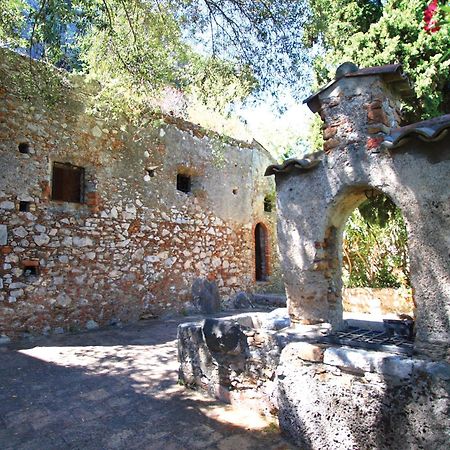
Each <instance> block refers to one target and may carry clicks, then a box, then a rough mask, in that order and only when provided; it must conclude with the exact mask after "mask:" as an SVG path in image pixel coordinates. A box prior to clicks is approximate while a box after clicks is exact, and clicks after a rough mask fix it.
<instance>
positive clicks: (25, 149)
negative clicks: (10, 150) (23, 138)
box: [18, 142, 30, 154]
mask: <svg viewBox="0 0 450 450" xmlns="http://www.w3.org/2000/svg"><path fill="white" fill-rule="evenodd" d="M18 148H19V152H20V153H23V154H28V153H30V144H29V143H28V142H21V143H20V144H19V146H18Z"/></svg>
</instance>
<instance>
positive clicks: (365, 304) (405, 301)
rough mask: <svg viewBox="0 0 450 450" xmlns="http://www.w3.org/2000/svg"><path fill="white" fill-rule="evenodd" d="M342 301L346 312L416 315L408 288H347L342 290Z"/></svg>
mask: <svg viewBox="0 0 450 450" xmlns="http://www.w3.org/2000/svg"><path fill="white" fill-rule="evenodd" d="M342 301H343V307H344V312H358V313H366V314H368V313H371V314H379V315H387V314H397V315H399V314H407V315H409V316H411V317H414V309H415V308H414V301H413V297H412V293H411V291H410V290H407V289H393V288H382V289H381V288H380V289H374V288H365V287H364V288H346V289H343V290H342Z"/></svg>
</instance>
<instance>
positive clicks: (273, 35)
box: [0, 0, 305, 108]
mask: <svg viewBox="0 0 450 450" xmlns="http://www.w3.org/2000/svg"><path fill="white" fill-rule="evenodd" d="M4 1H6V3H3V4H2V6H1V8H2V9H0V11H1V12H4V17H5V18H6V19H5V20H3V21H2V22H0V36H1V37H2V39H3V40H5V41H7V42H9V43H10V44H11V45H17V44H19V41H18V38H19V37H20V36H21V35H23V36H25V37H26V38H27V40H28V46H29V50H30V54H32V55H33V57H38V58H40V59H46V60H48V61H49V62H51V63H52V64H55V65H57V66H60V67H65V68H69V69H72V70H73V69H80V68H81V67H83V70H84V71H85V72H91V71H96V72H97V73H98V72H101V73H102V74H103V75H106V74H107V72H113V75H118V77H120V78H123V79H122V80H121V82H123V83H125V84H126V85H128V86H130V84H132V85H133V89H134V88H135V87H136V85H139V84H140V83H142V82H143V80H144V84H145V85H149V84H152V88H157V87H158V86H160V85H165V86H172V87H175V88H177V89H183V91H184V90H185V89H186V88H187V87H188V86H195V87H196V89H197V92H198V94H199V95H200V96H201V97H202V98H203V99H206V98H207V99H210V98H211V97H213V98H217V99H219V101H218V103H219V106H221V107H222V108H223V104H224V103H229V102H230V100H231V99H237V98H241V97H242V96H243V95H244V96H246V95H248V93H249V92H250V91H252V92H257V91H261V90H271V92H272V93H273V94H275V95H278V93H280V92H281V91H282V90H281V89H280V86H288V85H290V86H291V87H293V89H294V90H297V91H298V88H299V86H300V85H299V83H298V78H299V77H300V75H301V73H302V66H301V63H302V62H303V61H304V60H305V54H304V52H303V49H302V47H301V45H299V44H300V41H301V34H302V27H301V25H302V23H303V21H304V19H303V17H304V14H302V13H303V12H304V10H305V3H304V2H303V1H302V2H294V3H291V2H288V1H286V0H266V1H264V2H254V1H250V0H244V1H242V0H36V1H33V2H26V1H25V0H4ZM19 6H20V8H19ZM194 49H195V50H194ZM200 55H201V56H200ZM97 65H100V66H101V68H99V67H97ZM114 72H115V73H114ZM119 72H122V73H119ZM123 72H128V74H127V76H124V77H122V74H123ZM145 87H147V86H145ZM222 88H224V89H222ZM219 93H220V95H219ZM220 103H222V105H220Z"/></svg>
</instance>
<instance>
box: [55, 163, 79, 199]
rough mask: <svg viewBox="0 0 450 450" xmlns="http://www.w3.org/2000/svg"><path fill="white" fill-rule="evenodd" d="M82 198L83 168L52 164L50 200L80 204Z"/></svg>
mask: <svg viewBox="0 0 450 450" xmlns="http://www.w3.org/2000/svg"><path fill="white" fill-rule="evenodd" d="M83 197H84V168H83V167H77V166H73V165H72V164H62V163H58V162H55V163H53V172H52V200H58V201H62V202H69V203H82V202H83Z"/></svg>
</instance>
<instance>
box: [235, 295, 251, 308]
mask: <svg viewBox="0 0 450 450" xmlns="http://www.w3.org/2000/svg"><path fill="white" fill-rule="evenodd" d="M233 306H234V307H235V308H236V309H241V308H242V309H246V308H251V307H252V306H253V305H252V302H251V300H250V297H249V295H248V294H247V293H246V292H238V293H237V294H236V296H235V297H234V299H233Z"/></svg>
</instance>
